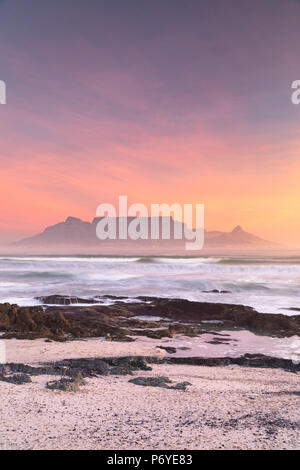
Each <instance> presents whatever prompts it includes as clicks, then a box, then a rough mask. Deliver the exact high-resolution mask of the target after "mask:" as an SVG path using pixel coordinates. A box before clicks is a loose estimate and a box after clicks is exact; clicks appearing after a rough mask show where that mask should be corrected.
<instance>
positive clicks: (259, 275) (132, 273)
mask: <svg viewBox="0 0 300 470" xmlns="http://www.w3.org/2000/svg"><path fill="white" fill-rule="evenodd" d="M212 290H218V291H227V292H226V293H220V292H218V293H216V292H204V291H212ZM299 290H300V256H289V257H282V256H281V257H276V256H273V257H271V256H256V257H253V256H244V257H236V256H228V257H217V256H207V257H183V256H181V257H179V256H174V257H171V256H168V257H164V256H158V257H152V256H144V257H143V256H140V257H138V256H136V257H131V256H128V257H125V256H85V255H78V256H20V255H18V256H8V255H3V256H0V302H10V303H17V304H19V305H21V306H25V305H37V304H39V301H37V300H36V299H35V297H38V296H44V295H50V294H62V295H70V296H78V297H94V296H102V295H106V294H110V295H116V296H128V297H129V300H130V299H134V298H135V297H137V296H139V295H145V296H157V297H170V298H184V299H189V300H197V301H207V302H223V303H234V304H243V305H249V306H251V307H254V308H255V309H256V310H258V311H259V312H264V313H283V314H285V315H295V314H297V313H300V312H297V311H296V310H290V309H292V308H300V302H299ZM100 302H101V301H99V303H100ZM105 302H109V300H106V301H105Z"/></svg>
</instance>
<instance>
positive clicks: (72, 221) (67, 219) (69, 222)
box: [65, 216, 81, 224]
mask: <svg viewBox="0 0 300 470" xmlns="http://www.w3.org/2000/svg"><path fill="white" fill-rule="evenodd" d="M74 222H81V219H79V218H78V217H71V216H69V217H67V218H66V220H65V223H66V224H72V223H74Z"/></svg>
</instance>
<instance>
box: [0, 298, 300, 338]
mask: <svg viewBox="0 0 300 470" xmlns="http://www.w3.org/2000/svg"><path fill="white" fill-rule="evenodd" d="M105 297H106V298H107V297H109V296H105ZM110 297H112V296H110ZM40 300H42V301H43V302H44V304H45V306H34V307H19V306H18V305H11V304H8V303H5V304H0V332H1V333H2V338H3V339H10V338H17V339H37V338H46V339H48V340H56V341H67V340H72V339H75V338H76V339H78V338H91V337H105V338H107V339H110V340H112V341H133V340H134V339H133V337H136V336H146V337H149V338H155V339H159V338H172V336H173V335H175V334H185V335H190V336H195V335H201V334H204V333H207V332H208V331H211V332H215V333H216V335H217V334H218V331H220V330H233V329H234V330H248V331H251V332H253V333H255V334H256V335H264V336H273V337H277V338H284V337H291V336H294V335H295V336H300V315H291V316H288V315H282V314H270V313H259V312H257V311H255V310H254V309H253V308H251V307H247V306H244V305H235V304H223V303H208V302H192V301H188V300H182V299H167V298H154V297H138V298H137V299H136V301H132V302H127V301H126V299H123V298H122V299H118V298H114V299H113V300H114V303H113V304H112V305H99V304H97V305H87V306H77V305H76V304H77V303H78V301H81V300H82V299H78V298H76V297H73V298H70V297H67V296H50V297H44V298H41V299H40ZM68 301H69V302H70V303H71V302H72V303H73V304H74V305H66V303H67V302H68ZM98 301H99V299H98ZM54 303H55V304H56V305H49V304H54ZM59 303H61V304H62V305H57V304H59ZM145 317H146V319H145ZM154 317H159V321H157V319H156V318H155V321H153V320H152V319H154Z"/></svg>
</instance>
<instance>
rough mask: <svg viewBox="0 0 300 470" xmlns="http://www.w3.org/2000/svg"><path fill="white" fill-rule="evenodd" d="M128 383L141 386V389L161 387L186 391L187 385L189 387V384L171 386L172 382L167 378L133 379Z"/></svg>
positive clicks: (181, 383) (182, 383) (180, 383)
mask: <svg viewBox="0 0 300 470" xmlns="http://www.w3.org/2000/svg"><path fill="white" fill-rule="evenodd" d="M129 382H130V383H133V384H135V385H142V386H143V387H161V388H168V389H174V390H184V391H185V390H186V387H187V386H188V385H191V384H190V383H189V382H179V383H177V384H176V385H168V384H171V383H172V381H171V380H170V379H169V378H168V377H163V376H161V377H135V378H134V379H131V380H129Z"/></svg>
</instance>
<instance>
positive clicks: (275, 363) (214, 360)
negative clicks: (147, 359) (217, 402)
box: [161, 354, 300, 372]
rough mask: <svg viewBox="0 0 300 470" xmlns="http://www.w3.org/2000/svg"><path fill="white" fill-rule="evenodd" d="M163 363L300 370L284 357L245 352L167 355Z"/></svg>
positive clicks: (299, 366) (297, 365)
mask: <svg viewBox="0 0 300 470" xmlns="http://www.w3.org/2000/svg"><path fill="white" fill-rule="evenodd" d="M161 363H167V364H186V365H194V366H208V367H217V366H229V365H232V364H235V365H239V366H243V367H262V368H270V369H284V370H287V371H289V372H299V371H300V364H295V363H293V361H291V360H290V359H282V358H277V357H272V356H265V355H263V354H245V355H243V356H239V357H165V358H163V359H161Z"/></svg>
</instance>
